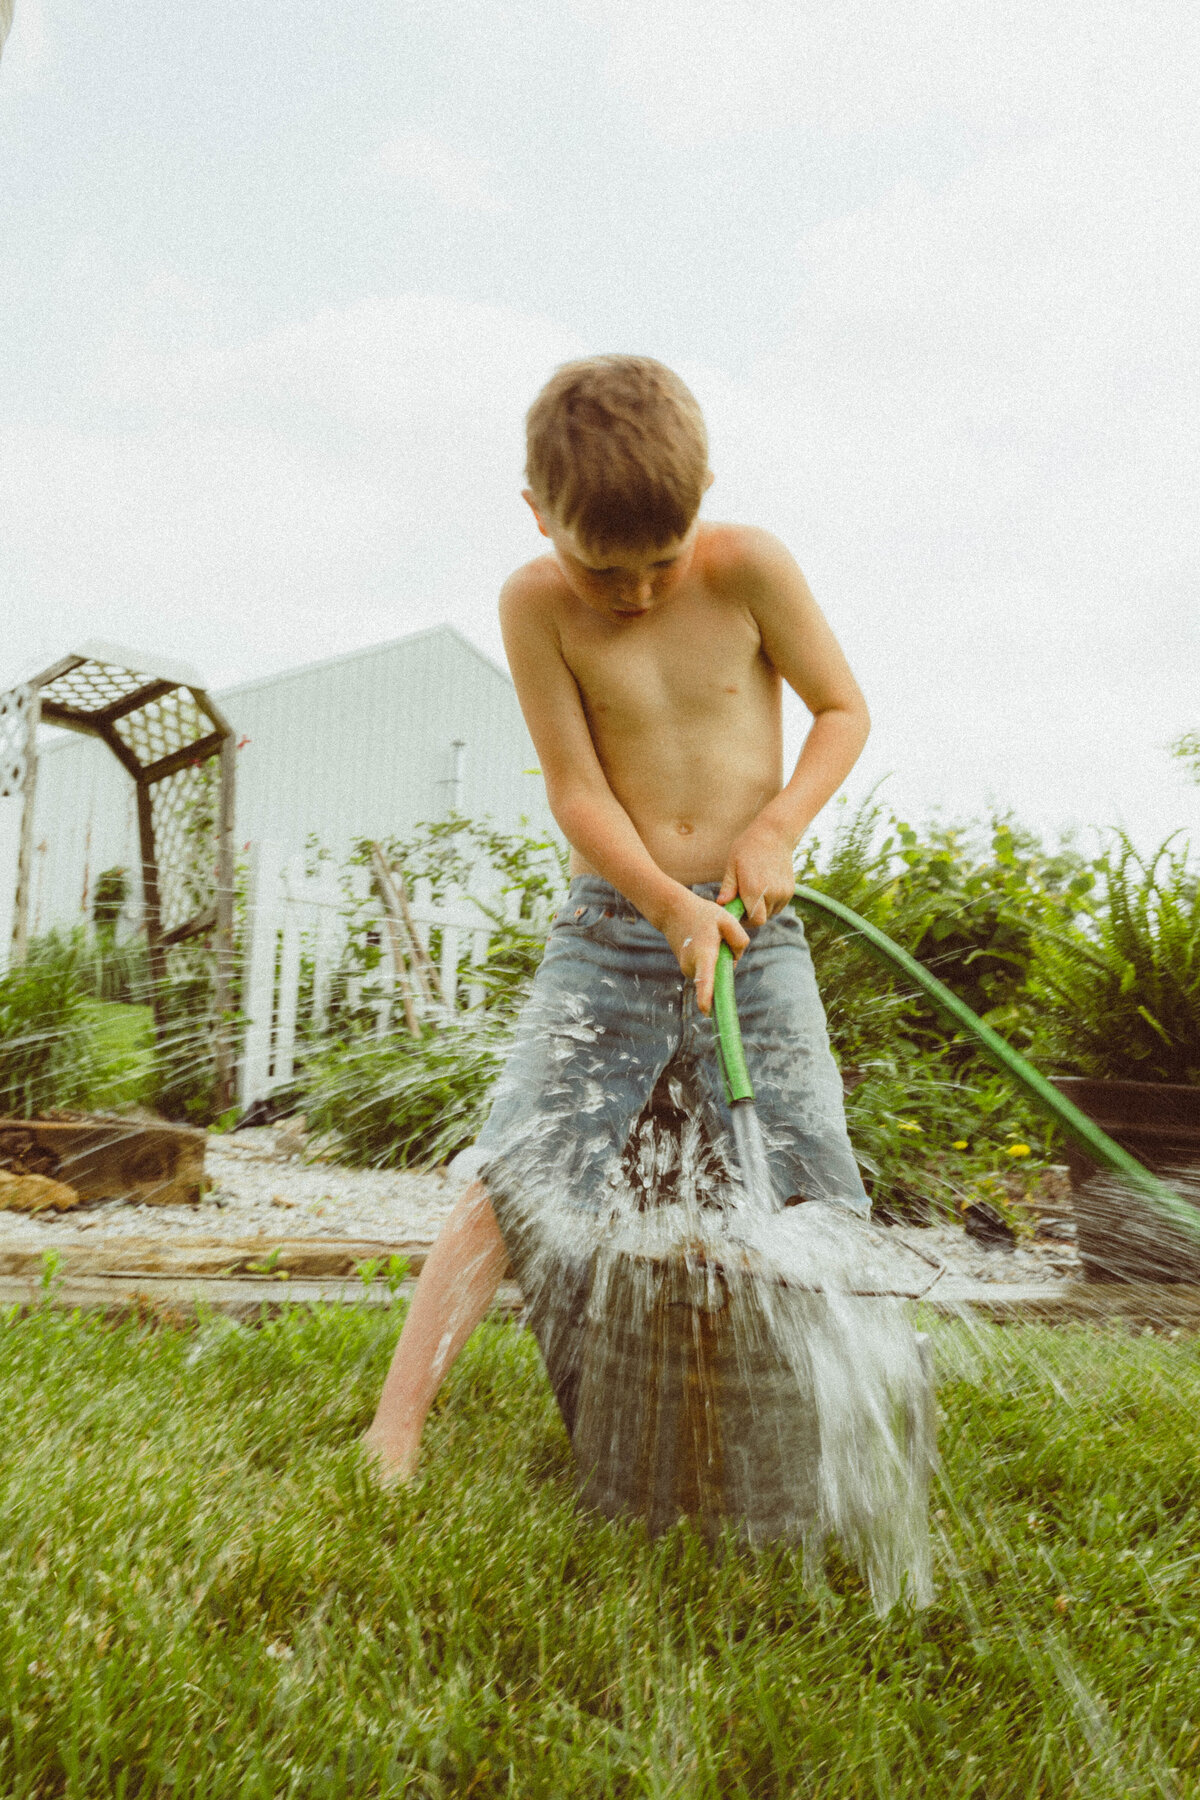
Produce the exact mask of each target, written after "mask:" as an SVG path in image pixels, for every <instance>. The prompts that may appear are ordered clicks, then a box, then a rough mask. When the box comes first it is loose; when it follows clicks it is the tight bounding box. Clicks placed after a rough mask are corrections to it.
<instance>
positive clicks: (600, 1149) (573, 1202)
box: [471, 875, 870, 1214]
mask: <svg viewBox="0 0 1200 1800" xmlns="http://www.w3.org/2000/svg"><path fill="white" fill-rule="evenodd" d="M694 891H695V892H696V893H698V894H703V895H705V897H706V898H709V899H712V898H715V896H716V893H717V884H716V883H715V882H709V883H705V884H702V885H699V886H697V887H696V889H695V890H694ZM735 993H736V997H737V1006H738V1017H739V1019H740V1021H741V1027H742V1039H743V1042H744V1044H745V1050H746V1061H747V1064H748V1067H749V1071H750V1079H751V1081H752V1083H753V1085H754V1093H755V1099H756V1102H757V1106H758V1113H759V1118H760V1120H761V1123H762V1127H763V1136H764V1138H765V1141H766V1147H767V1157H768V1161H769V1163H770V1167H771V1174H772V1177H773V1180H774V1185H775V1189H776V1193H777V1196H778V1198H779V1199H780V1201H781V1202H784V1201H787V1200H790V1199H793V1198H800V1199H806V1200H817V1199H820V1200H831V1201H835V1202H840V1203H841V1204H843V1205H845V1206H848V1207H850V1208H851V1209H852V1210H853V1211H854V1212H856V1213H862V1214H865V1213H867V1212H868V1211H869V1209H870V1202H869V1200H868V1198H867V1195H866V1192H865V1190H864V1188H863V1184H862V1179H861V1177H860V1175H859V1172H858V1165H857V1163H856V1162H855V1158H854V1152H853V1151H852V1150H851V1148H850V1142H849V1139H848V1137H847V1135H846V1119H845V1111H844V1106H843V1093H842V1080H841V1076H840V1074H839V1072H838V1068H837V1065H836V1063H835V1062H834V1060H833V1056H832V1054H831V1052H830V1048H829V1035H828V1032H827V1030H826V1025H825V1012H824V1008H823V1007H822V1005H821V997H820V995H819V994H818V992H817V984H816V979H815V976H814V974H813V965H812V957H811V955H810V954H809V949H808V944H807V942H806V941H805V936H804V927H803V925H802V924H801V922H800V920H799V919H798V918H797V917H796V915H795V913H794V912H792V911H791V910H790V909H786V910H785V911H784V912H782V913H779V914H778V915H777V916H776V917H775V918H773V919H770V920H768V922H767V923H766V924H765V925H760V926H759V927H758V928H757V929H751V931H750V947H749V949H748V950H746V951H745V953H744V954H743V956H742V958H741V961H740V962H739V963H738V967H737V976H736V983H735ZM664 1070H665V1071H667V1072H668V1075H669V1076H671V1077H673V1078H674V1077H677V1078H678V1083H677V1091H678V1092H681V1093H682V1094H683V1095H684V1096H685V1102H686V1105H687V1106H688V1108H689V1109H695V1110H696V1112H697V1113H698V1114H699V1115H700V1116H701V1117H702V1119H703V1121H704V1124H705V1127H706V1129H707V1131H708V1132H709V1134H710V1136H711V1138H712V1141H714V1142H715V1143H718V1144H724V1145H728V1144H729V1143H730V1140H731V1127H730V1117H729V1108H728V1105H727V1103H726V1099H725V1090H724V1085H723V1081H722V1077H721V1073H720V1068H719V1065H718V1061H717V1054H716V1036H715V1029H714V1026H713V1024H712V1021H711V1019H709V1018H706V1017H705V1015H704V1014H703V1013H702V1012H701V1011H700V1009H699V1007H698V1006H697V1004H696V997H695V990H694V986H693V983H692V982H691V981H689V980H688V979H687V978H686V977H685V976H684V975H683V974H682V973H681V972H680V969H679V965H678V963H677V962H676V961H675V958H674V956H673V955H672V953H671V949H670V946H669V945H668V943H667V940H666V938H665V937H664V936H663V935H662V933H661V932H660V931H657V930H656V929H655V928H654V926H653V925H651V924H649V923H648V922H647V921H646V920H645V919H644V918H643V917H642V916H641V914H640V913H638V912H637V911H635V909H634V908H633V906H632V905H631V904H630V903H629V901H628V900H626V899H625V898H624V897H623V896H622V895H621V894H619V893H618V892H617V890H616V889H615V888H614V887H612V886H610V884H609V883H608V882H607V881H603V880H602V879H601V878H600V877H599V876H596V875H580V876H576V878H575V880H574V881H572V883H571V888H570V894H569V896H568V899H567V902H566V904H565V905H564V906H563V908H562V909H561V911H560V912H559V913H558V916H557V917H556V918H555V920H554V924H553V926H552V929H551V932H550V940H549V943H548V945H547V947H546V954H545V957H544V959H543V961H542V964H541V967H540V968H539V970H538V972H537V975H536V977H535V979H534V983H533V988H532V990H531V992H530V996H529V999H528V1001H527V1002H526V1005H525V1008H524V1010H523V1012H522V1014H521V1017H520V1019H519V1021H518V1026H517V1031H516V1037H515V1041H514V1044H513V1048H512V1051H511V1053H510V1055H509V1058H508V1061H507V1063H506V1065H505V1068H504V1070H503V1072H502V1074H501V1076H500V1079H499V1081H498V1083H497V1085H496V1092H495V1096H494V1100H493V1104H492V1110H491V1114H490V1116H489V1118H488V1120H487V1123H486V1125H485V1126H484V1128H483V1131H482V1132H481V1134H480V1137H479V1139H478V1142H477V1144H476V1146H475V1154H474V1155H473V1156H472V1159H471V1160H472V1161H473V1162H474V1164H475V1166H476V1167H477V1168H478V1170H479V1173H480V1175H481V1176H482V1178H483V1180H484V1181H485V1182H486V1183H487V1185H488V1187H489V1189H491V1191H492V1194H493V1198H502V1197H504V1196H505V1195H508V1196H510V1197H512V1198H513V1199H515V1198H516V1192H515V1190H519V1189H521V1188H526V1189H527V1188H528V1186H529V1184H530V1181H531V1180H533V1179H535V1178H536V1177H537V1176H538V1175H539V1172H541V1173H542V1174H545V1173H548V1172H552V1175H553V1184H554V1187H555V1189H556V1191H557V1193H558V1194H559V1195H560V1196H561V1197H562V1198H563V1199H564V1200H565V1201H566V1203H567V1204H568V1205H569V1206H573V1207H579V1208H581V1209H583V1210H585V1211H588V1212H591V1213H596V1212H599V1211H601V1210H602V1209H604V1208H605V1205H606V1197H608V1196H611V1194H612V1190H613V1184H614V1183H615V1182H616V1181H617V1180H618V1179H619V1172H620V1167H621V1159H622V1153H623V1151H624V1149H625V1146H626V1143H627V1141H628V1139H629V1136H630V1133H631V1131H632V1130H633V1127H634V1125H635V1123H636V1121H637V1120H638V1117H639V1114H640V1113H641V1111H642V1108H643V1107H644V1106H645V1104H646V1102H647V1100H648V1099H649V1098H650V1095H651V1094H652V1092H653V1091H654V1088H655V1085H656V1083H657V1082H658V1079H659V1077H660V1075H662V1074H663V1072H664Z"/></svg>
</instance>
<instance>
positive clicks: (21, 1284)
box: [0, 1275, 524, 1325]
mask: <svg viewBox="0 0 1200 1800" xmlns="http://www.w3.org/2000/svg"><path fill="white" fill-rule="evenodd" d="M415 1285H416V1284H415V1283H413V1282H404V1283H403V1284H402V1285H401V1287H400V1288H399V1289H398V1290H397V1295H396V1297H397V1298H399V1299H402V1300H409V1299H411V1298H412V1293H413V1289H414V1287H415ZM392 1302H393V1295H392V1293H391V1291H390V1289H389V1288H388V1286H387V1284H386V1283H385V1282H382V1281H375V1282H372V1283H371V1284H370V1285H369V1286H368V1285H366V1284H365V1283H364V1282H362V1281H359V1280H351V1281H302V1280H293V1279H291V1278H289V1277H286V1276H285V1277H284V1278H283V1279H282V1280H281V1279H279V1277H277V1276H275V1277H272V1276H261V1277H259V1278H257V1279H249V1278H243V1279H239V1280H233V1281H221V1280H219V1279H218V1280H205V1281H196V1280H193V1281H189V1280H179V1281H176V1280H171V1279H164V1280H155V1279H154V1278H153V1277H152V1276H147V1275H134V1276H132V1277H130V1278H129V1279H123V1278H113V1279H106V1278H104V1277H100V1276H69V1277H67V1278H65V1279H53V1278H52V1279H51V1281H50V1283H49V1284H48V1287H43V1284H42V1281H41V1278H40V1276H39V1277H37V1278H35V1277H34V1276H32V1275H29V1276H11V1275H5V1276H0V1307H2V1308H6V1309H7V1308H11V1307H17V1308H18V1309H19V1310H21V1311H25V1312H32V1311H35V1310H37V1309H38V1308H40V1307H42V1306H45V1305H47V1304H48V1305H49V1306H51V1307H52V1308H53V1309H54V1310H55V1311H61V1312H85V1313H99V1314H100V1315H102V1316H103V1317H106V1318H112V1319H119V1318H125V1317H134V1318H143V1319H149V1320H154V1319H158V1320H160V1321H161V1323H162V1324H164V1325H185V1324H190V1323H191V1322H192V1321H193V1320H195V1319H196V1318H197V1317H202V1316H205V1315H214V1314H215V1315H217V1316H219V1317H223V1318H227V1319H235V1320H237V1321H238V1323H239V1324H244V1325H256V1324H258V1323H259V1322H260V1320H261V1319H263V1318H264V1317H266V1318H270V1317H271V1316H272V1315H274V1314H276V1313H278V1312H280V1311H282V1309H283V1308H284V1307H285V1306H357V1307H372V1308H375V1307H384V1308H386V1307H390V1306H391V1305H392ZM523 1310H524V1301H523V1300H522V1298H521V1295H520V1292H519V1291H518V1290H517V1289H516V1288H515V1287H513V1286H512V1285H511V1284H502V1285H501V1287H500V1289H499V1291H498V1292H497V1294H496V1298H495V1300H494V1301H493V1303H492V1308H491V1312H492V1316H493V1317H494V1318H507V1319H511V1318H516V1317H517V1316H518V1315H519V1314H520V1313H521V1312H523ZM397 1323H398V1321H397Z"/></svg>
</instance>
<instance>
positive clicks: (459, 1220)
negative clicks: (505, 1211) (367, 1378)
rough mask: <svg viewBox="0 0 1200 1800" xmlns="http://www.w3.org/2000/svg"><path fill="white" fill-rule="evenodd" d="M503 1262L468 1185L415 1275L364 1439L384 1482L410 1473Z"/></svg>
mask: <svg viewBox="0 0 1200 1800" xmlns="http://www.w3.org/2000/svg"><path fill="white" fill-rule="evenodd" d="M507 1260H508V1257H507V1252H506V1251H505V1248H504V1239H503V1238H502V1237H501V1236H500V1228H499V1226H498V1225H497V1224H496V1218H495V1214H494V1213H493V1212H492V1205H491V1201H490V1200H489V1199H488V1195H487V1189H486V1188H485V1187H484V1185H483V1183H482V1182H481V1181H473V1182H472V1183H471V1185H470V1187H469V1188H468V1189H467V1191H466V1193H465V1194H464V1195H463V1197H462V1199H461V1200H460V1201H459V1202H458V1205H457V1206H456V1207H455V1208H454V1211H453V1212H452V1213H451V1214H450V1217H449V1218H448V1219H447V1220H446V1223H445V1224H444V1225H443V1226H442V1229H441V1232H440V1233H439V1235H438V1239H437V1242H436V1243H435V1244H434V1246H433V1249H432V1250H431V1251H430V1252H429V1256H428V1259H427V1261H426V1263H425V1267H424V1268H423V1269H422V1270H421V1277H420V1280H419V1281H418V1282H417V1288H416V1292H415V1293H414V1295H413V1298H412V1305H411V1306H410V1307H409V1309H408V1317H407V1318H406V1319H405V1321H404V1329H403V1330H402V1331H401V1333H400V1341H399V1343H398V1344H397V1345H396V1351H395V1355H394V1356H393V1357H392V1366H391V1368H390V1369H389V1370H388V1373H387V1380H386V1381H385V1382H384V1384H383V1392H382V1393H381V1394H380V1396H379V1405H378V1407H377V1408H376V1411H375V1417H374V1419H373V1420H372V1421H371V1424H370V1425H369V1426H368V1428H367V1430H366V1431H365V1432H364V1434H363V1438H362V1442H363V1444H364V1446H365V1448H366V1449H367V1451H368V1453H369V1454H370V1456H371V1458H372V1461H373V1463H374V1465H375V1470H376V1473H377V1475H378V1476H379V1478H380V1480H382V1481H384V1482H385V1483H387V1484H389V1485H390V1484H392V1483H394V1482H402V1481H407V1480H408V1478H409V1477H410V1476H411V1475H412V1473H413V1471H414V1469H415V1468H416V1466H417V1457H418V1455H419V1454H420V1448H421V1430H422V1427H423V1426H424V1424H425V1417H426V1414H427V1413H428V1411H429V1408H430V1407H431V1406H432V1404H433V1400H434V1396H435V1395H436V1393H437V1391H438V1389H439V1387H440V1386H441V1385H442V1382H443V1381H444V1380H445V1378H446V1376H447V1375H448V1374H449V1372H450V1367H451V1364H452V1363H453V1362H454V1359H455V1357H456V1356H457V1355H458V1353H459V1351H460V1350H461V1349H462V1347H463V1345H464V1344H465V1343H466V1341H467V1339H468V1338H469V1337H470V1335H471V1333H472V1332H473V1331H474V1329H475V1327H476V1325H478V1323H479V1321H480V1320H481V1319H482V1317H483V1315H484V1313H485V1312H486V1311H487V1309H488V1307H489V1306H490V1305H491V1303H492V1299H493V1297H494V1296H495V1292H496V1289H497V1288H498V1287H499V1285H500V1280H501V1277H502V1276H503V1274H504V1269H505V1264H506V1262H507Z"/></svg>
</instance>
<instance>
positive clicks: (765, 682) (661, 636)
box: [560, 607, 774, 730]
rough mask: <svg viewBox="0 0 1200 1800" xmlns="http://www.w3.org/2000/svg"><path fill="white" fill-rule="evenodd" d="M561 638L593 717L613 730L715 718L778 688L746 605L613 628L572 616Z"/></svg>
mask: <svg viewBox="0 0 1200 1800" xmlns="http://www.w3.org/2000/svg"><path fill="white" fill-rule="evenodd" d="M560 641H561V643H562V649H563V655H564V658H565V660H566V663H567V667H568V668H569V669H570V671H571V673H572V674H573V675H574V677H575V680H576V682H577V683H578V685H579V691H580V694H581V696H582V699H583V703H584V707H585V710H586V711H587V713H588V716H589V717H590V718H591V719H593V720H594V721H595V722H596V723H597V724H600V723H604V724H606V725H608V726H610V727H612V728H619V727H622V726H623V727H625V728H627V729H631V730H636V729H639V728H640V729H645V728H646V727H648V726H654V725H658V726H662V725H665V724H667V723H668V722H669V721H671V720H675V721H678V722H681V723H682V722H684V721H686V720H689V719H691V718H693V717H707V718H709V719H711V718H712V716H713V715H714V714H719V713H721V712H724V711H728V710H731V709H738V710H740V707H741V706H744V705H745V704H746V702H747V700H750V699H752V698H753V697H757V696H761V697H765V696H766V694H767V693H768V692H769V691H770V689H771V688H772V686H773V680H774V678H773V671H772V670H771V668H770V665H769V664H768V663H767V661H766V659H765V657H764V656H763V653H762V646H761V642H760V639H759V635H758V630H757V628H756V626H755V624H754V622H753V620H752V619H751V618H750V617H749V616H748V615H747V614H745V613H744V612H743V611H742V610H741V609H740V608H738V609H732V608H727V607H723V608H716V607H702V608H690V607H689V608H683V607H680V608H677V609H675V608H673V609H671V610H670V611H667V612H664V613H662V614H653V613H652V614H649V615H648V616H646V617H644V618H641V619H634V620H628V621H623V622H621V623H620V624H618V625H615V626H613V625H610V624H609V623H608V622H607V621H605V620H603V619H598V618H595V616H594V615H593V616H589V617H588V618H586V619H570V620H567V621H564V623H563V626H562V628H561V637H560Z"/></svg>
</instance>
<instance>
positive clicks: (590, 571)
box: [524, 474, 712, 619]
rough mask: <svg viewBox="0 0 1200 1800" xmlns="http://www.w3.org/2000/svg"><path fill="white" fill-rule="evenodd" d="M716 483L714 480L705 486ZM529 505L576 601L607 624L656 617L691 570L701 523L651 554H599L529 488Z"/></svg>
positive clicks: (695, 522)
mask: <svg viewBox="0 0 1200 1800" xmlns="http://www.w3.org/2000/svg"><path fill="white" fill-rule="evenodd" d="M711 481H712V476H711V474H710V475H709V477H708V481H707V482H706V483H705V486H706V487H707V486H708V484H709V483H710V482H711ZM524 495H525V499H526V500H527V501H528V503H529V506H530V508H531V510H532V512H533V516H534V518H535V519H536V520H537V523H538V530H539V531H540V532H541V533H542V536H543V537H547V538H549V539H550V542H551V544H552V545H553V549H554V560H555V562H556V563H557V564H558V566H559V569H560V571H561V572H562V576H563V579H564V581H565V582H566V584H567V586H568V587H569V588H570V590H571V592H572V594H574V596H575V597H576V599H578V600H581V601H582V602H583V604H584V605H585V606H587V607H589V608H590V609H591V611H592V612H595V613H599V614H600V615H601V616H602V617H604V618H608V619H638V618H641V617H642V616H643V614H645V613H648V612H652V611H653V610H654V609H655V608H656V607H657V606H659V605H661V603H662V602H663V601H664V600H665V599H666V598H667V596H668V595H669V594H670V593H671V592H672V591H673V590H674V589H675V588H676V587H678V586H679V584H680V583H681V582H682V581H683V579H684V577H685V576H686V575H687V573H688V570H689V569H690V568H691V565H692V558H693V556H694V554H695V549H696V538H697V536H698V534H699V530H700V521H699V519H698V518H696V519H693V520H692V523H691V525H690V526H689V527H688V529H687V531H686V532H685V533H684V534H683V536H682V537H677V538H672V539H670V540H669V541H668V542H667V543H665V544H660V545H657V546H655V547H652V548H648V549H636V550H629V549H622V548H614V547H613V546H611V545H610V546H608V547H607V548H605V549H602V550H599V549H594V548H592V547H591V546H589V545H587V544H584V543H581V542H580V540H579V537H578V535H577V534H576V532H574V531H572V530H571V528H570V527H569V526H567V525H564V524H562V522H561V521H560V520H559V519H556V518H555V516H554V514H553V512H552V511H551V510H550V509H549V508H548V507H547V506H545V505H544V504H543V503H541V502H539V501H538V499H537V498H536V496H535V495H534V494H533V493H532V492H531V491H530V490H529V489H528V488H526V489H525V490H524Z"/></svg>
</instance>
